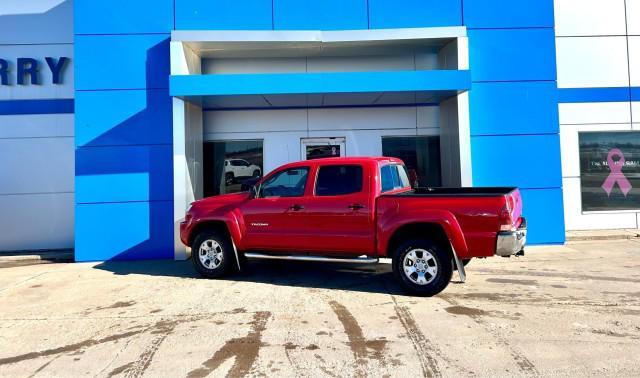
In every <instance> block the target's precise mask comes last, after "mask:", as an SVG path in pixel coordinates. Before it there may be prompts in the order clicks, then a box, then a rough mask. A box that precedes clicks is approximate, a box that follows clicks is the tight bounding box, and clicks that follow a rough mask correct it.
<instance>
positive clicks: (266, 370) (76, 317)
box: [0, 240, 640, 377]
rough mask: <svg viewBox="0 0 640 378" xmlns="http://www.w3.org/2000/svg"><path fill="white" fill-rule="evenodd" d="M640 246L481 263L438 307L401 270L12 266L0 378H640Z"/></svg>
mask: <svg viewBox="0 0 640 378" xmlns="http://www.w3.org/2000/svg"><path fill="white" fill-rule="evenodd" d="M638 356H640V241H638V240H625V241H595V242H580V243H574V244H570V245H568V246H564V247H544V248H530V249H529V250H528V251H527V255H526V256H525V257H522V258H511V259H503V258H491V259H486V260H473V261H472V262H471V263H470V264H469V266H468V267H467V282H466V283H464V284H463V283H460V282H458V276H457V275H456V274H454V277H453V281H452V282H451V284H450V285H449V287H448V288H447V289H446V290H445V291H444V292H443V293H442V294H440V295H438V296H436V297H433V298H419V297H412V296H408V295H405V294H404V293H403V292H402V290H401V288H400V286H399V285H398V284H397V283H396V282H395V280H394V278H393V275H392V273H391V267H390V265H389V264H379V265H373V266H372V265H361V266H350V265H342V264H341V265H332V264H318V263H291V262H284V263H283V262H252V263H251V264H250V266H249V267H248V271H246V272H244V273H241V274H239V275H235V276H232V277H228V278H227V279H224V280H205V279H200V278H198V277H197V275H196V274H195V272H194V271H193V269H192V267H191V262H190V261H179V262H176V261H152V262H149V261H146V262H107V263H102V264H84V263H83V264H80V263H77V264H39V265H32V266H20V265H18V266H16V265H15V264H12V265H5V266H2V265H0V376H3V377H4V376H10V377H13V376H17V377H28V376H65V377H66V376H68V377H76V376H81V375H87V374H88V375H91V376H99V377H116V376H126V377H137V376H153V377H155V376H177V377H204V376H226V375H228V376H243V375H249V376H269V377H271V376H284V377H294V376H296V377H298V376H313V377H316V376H329V377H343V376H360V377H364V376H370V377H379V376H398V377H404V376H409V375H412V376H426V377H441V376H443V377H459V376H558V375H560V376H585V375H591V376H596V375H597V376H616V377H619V376H640V358H638Z"/></svg>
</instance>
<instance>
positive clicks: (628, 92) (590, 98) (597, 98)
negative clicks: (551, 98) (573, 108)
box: [558, 87, 633, 103]
mask: <svg viewBox="0 0 640 378" xmlns="http://www.w3.org/2000/svg"><path fill="white" fill-rule="evenodd" d="M632 94H633V88H629V87H611V88H603V87H600V88H560V89H558V102H561V103H574V102H627V101H631V96H632Z"/></svg>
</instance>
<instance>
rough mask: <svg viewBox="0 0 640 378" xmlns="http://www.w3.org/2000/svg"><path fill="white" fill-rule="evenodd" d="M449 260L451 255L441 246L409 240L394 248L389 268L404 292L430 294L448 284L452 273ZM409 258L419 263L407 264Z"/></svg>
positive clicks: (419, 240) (451, 265) (434, 293)
mask: <svg viewBox="0 0 640 378" xmlns="http://www.w3.org/2000/svg"><path fill="white" fill-rule="evenodd" d="M407 256H408V257H407ZM405 258H406V259H405ZM451 260H452V259H451V254H450V253H449V252H448V251H447V250H446V249H444V248H443V247H442V246H440V245H438V244H436V243H434V242H432V241H430V240H426V239H413V240H408V241H406V242H404V243H402V244H400V246H399V247H398V248H397V249H396V251H395V253H394V255H393V268H392V269H393V272H394V274H395V276H396V278H397V279H398V281H400V283H401V284H402V287H403V288H404V289H405V290H406V291H408V292H409V293H411V294H414V295H419V296H425V297H430V296H433V295H436V294H438V293H440V292H441V291H442V290H444V289H445V288H446V287H447V285H449V281H451V276H452V275H453V264H452V261H451ZM411 261H413V262H416V263H417V264H419V265H410V264H411ZM405 262H406V263H407V264H408V265H407V269H406V270H405ZM416 268H417V271H416ZM434 268H435V269H434Z"/></svg>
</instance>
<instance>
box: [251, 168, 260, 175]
mask: <svg viewBox="0 0 640 378" xmlns="http://www.w3.org/2000/svg"><path fill="white" fill-rule="evenodd" d="M251 177H260V171H259V170H257V169H256V170H255V171H253V176H251Z"/></svg>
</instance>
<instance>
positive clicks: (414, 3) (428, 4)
mask: <svg viewBox="0 0 640 378" xmlns="http://www.w3.org/2000/svg"><path fill="white" fill-rule="evenodd" d="M369 25H370V28H371V29H385V28H418V27H430V26H460V25H462V1H461V0H369Z"/></svg>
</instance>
